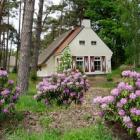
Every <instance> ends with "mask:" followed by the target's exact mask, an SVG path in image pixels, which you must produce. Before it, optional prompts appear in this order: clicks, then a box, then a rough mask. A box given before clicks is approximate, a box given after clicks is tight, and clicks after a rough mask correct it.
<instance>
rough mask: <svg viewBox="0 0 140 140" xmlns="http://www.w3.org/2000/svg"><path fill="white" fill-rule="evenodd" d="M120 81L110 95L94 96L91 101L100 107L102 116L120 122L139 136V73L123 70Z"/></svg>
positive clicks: (131, 132) (130, 131)
mask: <svg viewBox="0 0 140 140" xmlns="http://www.w3.org/2000/svg"><path fill="white" fill-rule="evenodd" d="M122 77H123V78H122V79H123V80H122V81H123V82H120V83H119V84H118V85H117V87H116V88H114V89H113V90H112V91H111V95H110V96H105V97H101V96H98V97H96V98H95V99H94V100H93V102H94V103H96V104H98V105H99V107H100V108H101V109H102V111H103V112H102V113H103V114H104V118H105V119H106V120H110V121H116V122H120V124H122V125H123V127H125V128H126V129H127V130H128V132H129V133H130V134H133V135H134V136H138V137H139V138H140V73H137V72H135V71H123V72H122Z"/></svg>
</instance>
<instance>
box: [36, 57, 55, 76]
mask: <svg viewBox="0 0 140 140" xmlns="http://www.w3.org/2000/svg"><path fill="white" fill-rule="evenodd" d="M52 73H55V57H54V56H51V57H50V59H49V60H48V61H47V62H46V66H45V67H42V68H41V71H40V70H38V72H37V76H38V77H45V76H47V75H49V74H52Z"/></svg>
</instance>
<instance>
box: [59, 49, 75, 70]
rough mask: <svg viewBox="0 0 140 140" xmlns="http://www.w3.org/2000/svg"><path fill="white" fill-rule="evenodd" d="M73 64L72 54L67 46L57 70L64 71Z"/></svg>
mask: <svg viewBox="0 0 140 140" xmlns="http://www.w3.org/2000/svg"><path fill="white" fill-rule="evenodd" d="M71 65H72V55H71V53H70V50H69V49H68V48H66V50H64V53H63V54H62V56H61V58H60V64H59V66H58V68H57V71H58V72H63V71H64V70H68V69H70V68H71Z"/></svg>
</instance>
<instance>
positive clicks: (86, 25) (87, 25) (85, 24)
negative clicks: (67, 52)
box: [82, 19, 91, 28]
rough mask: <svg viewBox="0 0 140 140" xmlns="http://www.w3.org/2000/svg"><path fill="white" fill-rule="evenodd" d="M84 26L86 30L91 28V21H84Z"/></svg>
mask: <svg viewBox="0 0 140 140" xmlns="http://www.w3.org/2000/svg"><path fill="white" fill-rule="evenodd" d="M82 26H84V27H85V28H91V22H90V19H83V20H82Z"/></svg>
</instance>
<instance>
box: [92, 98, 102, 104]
mask: <svg viewBox="0 0 140 140" xmlns="http://www.w3.org/2000/svg"><path fill="white" fill-rule="evenodd" d="M101 102H102V97H101V96H97V97H96V98H94V99H93V103H94V104H100V103H101Z"/></svg>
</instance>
